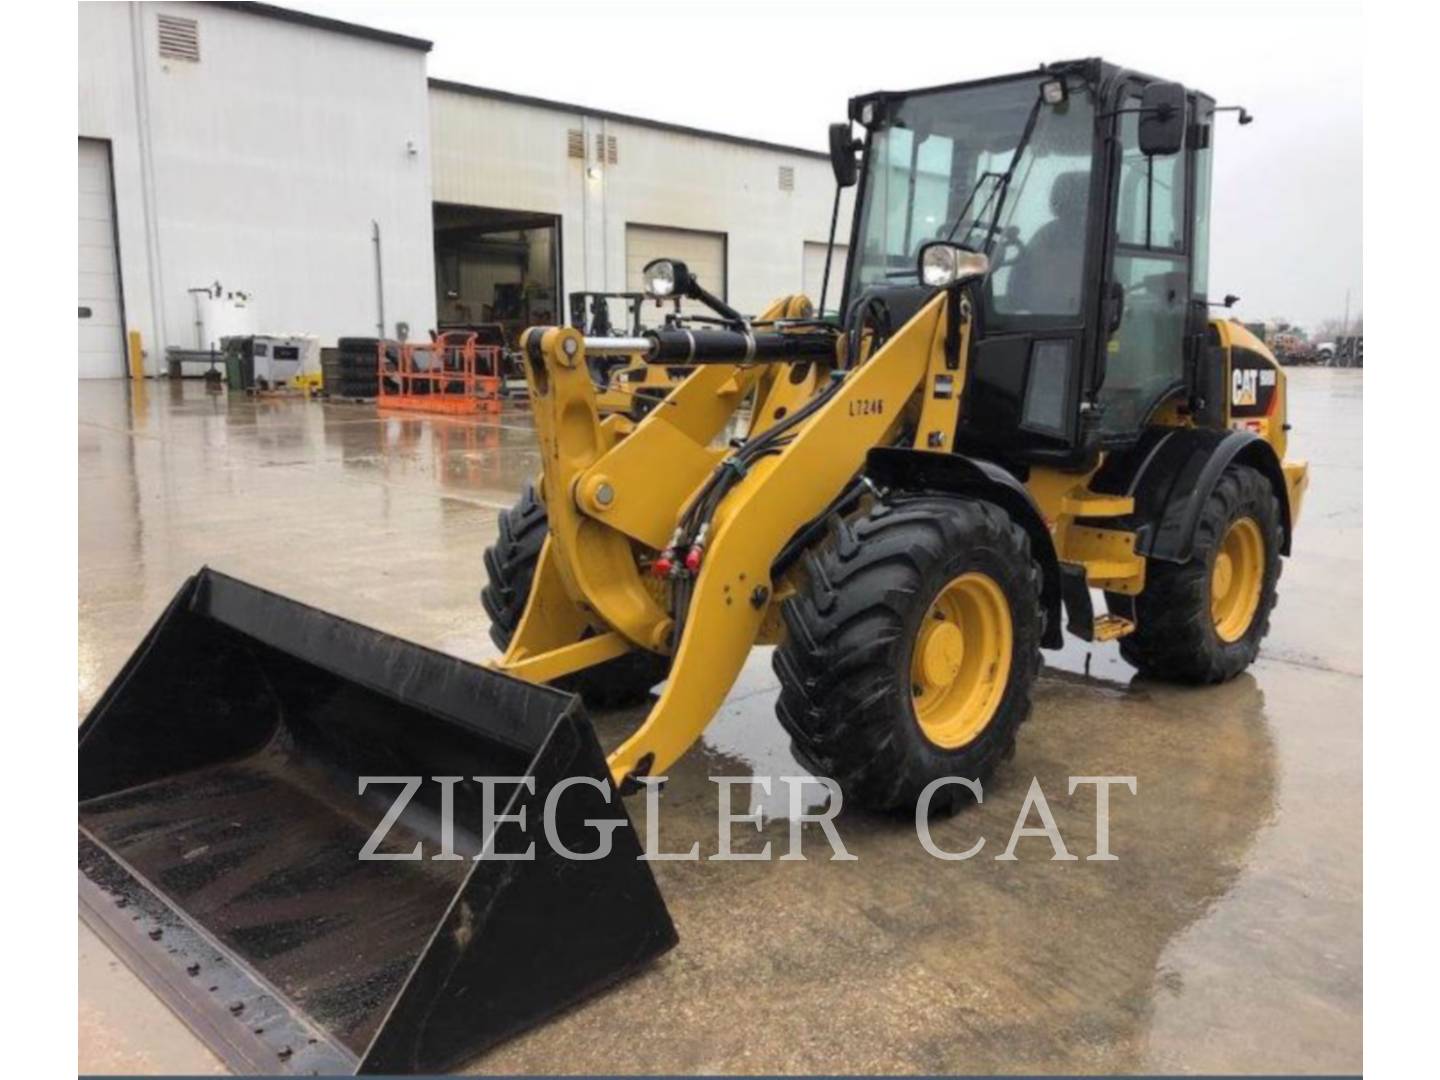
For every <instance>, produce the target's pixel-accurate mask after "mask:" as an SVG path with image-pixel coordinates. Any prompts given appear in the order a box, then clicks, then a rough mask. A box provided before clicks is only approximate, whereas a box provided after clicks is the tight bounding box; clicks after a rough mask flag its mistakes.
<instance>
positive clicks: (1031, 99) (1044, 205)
mask: <svg viewBox="0 0 1440 1080" xmlns="http://www.w3.org/2000/svg"><path fill="white" fill-rule="evenodd" d="M1046 78H1053V76H1041V75H1038V74H1037V75H1030V76H1024V77H1021V78H1017V79H1013V80H1006V81H1004V82H998V83H988V84H985V85H981V86H971V87H964V88H960V89H955V90H935V91H929V92H926V93H922V94H915V95H911V96H909V97H904V98H898V99H890V100H889V101H888V102H887V104H886V110H887V115H886V116H885V117H884V118H883V119H882V121H881V122H880V126H878V129H876V130H872V133H871V138H870V150H869V153H868V155H867V156H866V165H865V167H866V170H867V172H866V177H865V182H864V189H863V195H862V202H861V206H860V227H859V233H858V235H859V238H860V243H859V251H858V252H856V253H855V255H854V257H853V258H852V260H851V265H850V280H849V282H848V285H849V288H848V289H847V296H848V298H849V302H852V303H853V302H854V300H855V299H856V298H857V297H858V296H859V295H860V293H861V292H862V291H863V290H864V289H865V288H866V287H868V286H871V285H884V284H889V285H896V284H914V283H915V281H916V270H915V262H916V258H917V257H918V253H919V250H920V246H921V245H922V244H924V243H925V242H926V241H929V240H944V239H947V238H948V239H951V240H954V241H956V242H958V243H962V244H964V245H966V246H967V247H970V248H974V249H976V250H980V251H986V252H987V253H988V254H989V256H990V264H991V273H990V276H989V279H988V281H987V285H986V293H987V296H986V306H987V307H988V308H989V309H990V312H991V313H992V314H996V315H1000V316H1026V315H1034V316H1050V317H1054V316H1078V315H1079V314H1080V305H1081V295H1082V291H1083V284H1084V255H1085V236H1086V225H1087V221H1086V217H1087V213H1088V209H1089V195H1090V165H1091V153H1092V142H1093V133H1094V116H1095V105H1094V100H1093V97H1092V95H1091V93H1090V90H1089V89H1088V88H1087V87H1086V86H1085V84H1084V83H1083V82H1081V81H1080V80H1078V79H1071V80H1069V82H1068V90H1069V93H1068V97H1067V99H1066V100H1065V101H1064V102H1062V103H1060V104H1058V105H1048V104H1038V105H1037V103H1038V102H1039V101H1040V84H1041V83H1042V81H1044V80H1045V79H1046ZM1032 117H1033V121H1034V122H1033V125H1032V124H1031V120H1032ZM1027 130H1028V131H1029V137H1028V139H1026V137H1025V136H1026V132H1027ZM1017 151H1018V155H1017ZM1007 175H1008V177H1009V181H1008V183H1007V182H1006V177H1007Z"/></svg>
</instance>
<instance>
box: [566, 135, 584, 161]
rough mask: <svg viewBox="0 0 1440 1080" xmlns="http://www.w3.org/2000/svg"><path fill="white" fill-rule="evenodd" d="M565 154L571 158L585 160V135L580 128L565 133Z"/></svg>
mask: <svg viewBox="0 0 1440 1080" xmlns="http://www.w3.org/2000/svg"><path fill="white" fill-rule="evenodd" d="M565 153H566V154H567V156H569V157H572V158H579V159H580V160H581V161H584V160H585V133H584V132H583V131H581V130H580V129H579V128H571V129H570V130H569V131H567V132H566V133H565Z"/></svg>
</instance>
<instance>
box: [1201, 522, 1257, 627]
mask: <svg viewBox="0 0 1440 1080" xmlns="http://www.w3.org/2000/svg"><path fill="white" fill-rule="evenodd" d="M1264 577H1265V538H1264V537H1263V536H1262V535H1261V533H1260V526H1259V525H1257V524H1256V523H1255V519H1254V518H1248V517H1243V518H1237V519H1236V520H1235V521H1232V522H1231V523H1230V528H1228V529H1226V530H1225V536H1224V537H1223V538H1222V539H1221V541H1220V548H1219V550H1218V551H1216V552H1215V563H1214V565H1213V566H1212V567H1211V568H1210V617H1211V618H1212V619H1214V620H1215V632H1216V633H1217V634H1219V635H1220V640H1221V641H1226V642H1229V641H1239V640H1240V639H1241V638H1242V637H1244V636H1245V632H1246V631H1247V630H1249V629H1250V623H1251V621H1252V620H1253V619H1254V618H1255V612H1256V610H1258V609H1259V607H1260V586H1261V584H1262V582H1263V581H1264Z"/></svg>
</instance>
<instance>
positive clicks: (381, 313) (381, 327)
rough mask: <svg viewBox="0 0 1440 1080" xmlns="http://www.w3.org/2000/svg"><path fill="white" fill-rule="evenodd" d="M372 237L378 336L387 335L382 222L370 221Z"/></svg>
mask: <svg viewBox="0 0 1440 1080" xmlns="http://www.w3.org/2000/svg"><path fill="white" fill-rule="evenodd" d="M370 238H371V239H372V240H373V241H374V243H375V309H376V315H377V316H378V321H377V322H376V323H375V329H376V330H378V331H379V333H378V334H376V337H381V338H383V337H384V336H385V274H384V270H383V268H382V265H381V262H380V223H379V222H378V221H373V220H372V221H371V222H370Z"/></svg>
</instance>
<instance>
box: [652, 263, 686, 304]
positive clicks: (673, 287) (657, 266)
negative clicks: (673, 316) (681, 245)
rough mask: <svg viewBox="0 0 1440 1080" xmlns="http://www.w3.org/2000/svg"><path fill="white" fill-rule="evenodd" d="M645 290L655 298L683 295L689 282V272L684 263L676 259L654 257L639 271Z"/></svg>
mask: <svg viewBox="0 0 1440 1080" xmlns="http://www.w3.org/2000/svg"><path fill="white" fill-rule="evenodd" d="M641 277H642V278H643V280H644V282H645V292H646V293H648V294H649V295H650V296H653V297H656V298H657V299H663V298H664V297H667V296H674V295H676V294H677V293H678V294H680V295H684V293H685V290H686V287H687V286H688V284H689V273H688V271H686V269H685V264H684V263H682V262H680V261H679V260H678V259H654V260H652V261H651V262H648V263H646V264H645V269H644V270H642V271H641Z"/></svg>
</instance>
